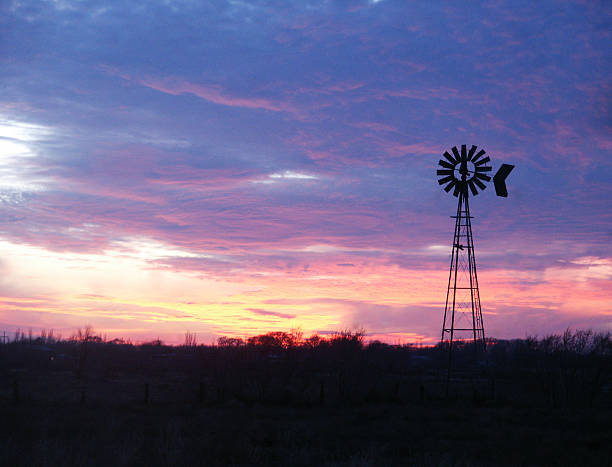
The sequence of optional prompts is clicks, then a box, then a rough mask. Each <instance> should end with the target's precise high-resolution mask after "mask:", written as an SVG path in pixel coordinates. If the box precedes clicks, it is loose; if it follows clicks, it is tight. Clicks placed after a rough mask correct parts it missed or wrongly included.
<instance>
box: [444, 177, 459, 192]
mask: <svg viewBox="0 0 612 467" xmlns="http://www.w3.org/2000/svg"><path fill="white" fill-rule="evenodd" d="M455 185H457V180H455V179H454V178H453V179H452V180H451V182H450V183H449V184H448V185H446V186H445V187H444V191H446V192H447V193H448V192H449V191H451V190H452V189H453V187H454V186H455Z"/></svg>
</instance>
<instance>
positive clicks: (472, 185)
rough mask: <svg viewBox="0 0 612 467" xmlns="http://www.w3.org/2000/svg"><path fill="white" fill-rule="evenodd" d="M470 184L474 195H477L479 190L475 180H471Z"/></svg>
mask: <svg viewBox="0 0 612 467" xmlns="http://www.w3.org/2000/svg"><path fill="white" fill-rule="evenodd" d="M468 185H469V187H470V190H472V194H473V195H474V196H476V195H477V194H478V190H476V187H475V186H474V181H473V180H470V181H469V182H468Z"/></svg>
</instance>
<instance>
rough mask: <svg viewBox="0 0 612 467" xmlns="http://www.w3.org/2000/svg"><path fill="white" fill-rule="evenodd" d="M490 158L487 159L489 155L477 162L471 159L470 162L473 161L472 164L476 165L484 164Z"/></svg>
mask: <svg viewBox="0 0 612 467" xmlns="http://www.w3.org/2000/svg"><path fill="white" fill-rule="evenodd" d="M490 160H491V159H489V156H487V157H485V158H484V159H482V160H479V161H478V162H474V161H472V162H474V165H475V166H477V167H478V166H479V165H482V164H486V163H487V162H489V161H490Z"/></svg>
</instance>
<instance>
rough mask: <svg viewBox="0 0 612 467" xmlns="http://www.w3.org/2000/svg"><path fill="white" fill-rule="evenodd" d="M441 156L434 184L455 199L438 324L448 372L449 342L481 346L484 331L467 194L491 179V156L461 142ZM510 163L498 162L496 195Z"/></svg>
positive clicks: (501, 192) (473, 193)
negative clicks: (445, 346) (446, 352)
mask: <svg viewBox="0 0 612 467" xmlns="http://www.w3.org/2000/svg"><path fill="white" fill-rule="evenodd" d="M443 157H444V159H440V161H439V162H438V165H439V169H438V171H437V174H438V176H439V179H438V183H439V184H440V185H443V186H444V191H446V192H447V193H450V192H451V191H452V193H453V195H454V196H455V197H457V198H458V200H457V214H456V215H455V216H451V217H452V218H454V219H455V233H454V235H453V248H452V255H451V263H450V271H449V275H448V287H447V291H446V305H445V307H444V321H443V323H442V339H441V342H442V343H444V342H448V345H449V357H448V365H449V366H448V371H449V373H448V374H449V378H450V368H451V362H452V353H453V343H454V342H455V341H457V340H473V342H474V344H475V347H476V348H480V349H482V350H484V349H485V345H486V342H485V331H484V324H483V322H482V310H481V307H480V291H479V289H478V274H477V272H476V256H475V254H474V239H473V238H472V218H473V217H472V216H471V215H470V205H469V202H468V200H469V197H470V195H471V196H476V195H477V194H478V193H479V191H482V190H484V189H485V188H486V187H487V185H486V184H487V183H488V182H490V181H491V176H490V173H491V170H492V168H491V165H490V163H491V159H490V158H489V157H488V156H485V151H484V149H480V150H478V147H477V146H472V147H471V148H470V150H469V151H468V150H467V146H466V145H465V144H463V145H461V151H459V149H457V147H456V146H455V147H453V148H452V150H451V153H449V152H448V151H446V152H445V153H444V154H443ZM513 168H514V166H513V165H510V164H502V166H501V167H500V168H499V170H498V171H497V173H496V174H495V176H494V177H493V184H494V185H495V192H496V194H497V195H498V196H502V197H504V198H505V197H507V196H508V191H507V189H506V182H505V180H506V177H507V176H508V175H509V174H510V172H511V171H512V169H513Z"/></svg>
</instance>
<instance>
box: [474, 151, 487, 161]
mask: <svg viewBox="0 0 612 467" xmlns="http://www.w3.org/2000/svg"><path fill="white" fill-rule="evenodd" d="M486 153H487V152H486V151H485V150H484V149H481V150H480V151H479V152H478V154H476V155H475V156H474V158H473V159H472V162H473V163H474V164H476V161H477V160H478V159H480V158H481V157H482V156H484V155H485V154H486Z"/></svg>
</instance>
